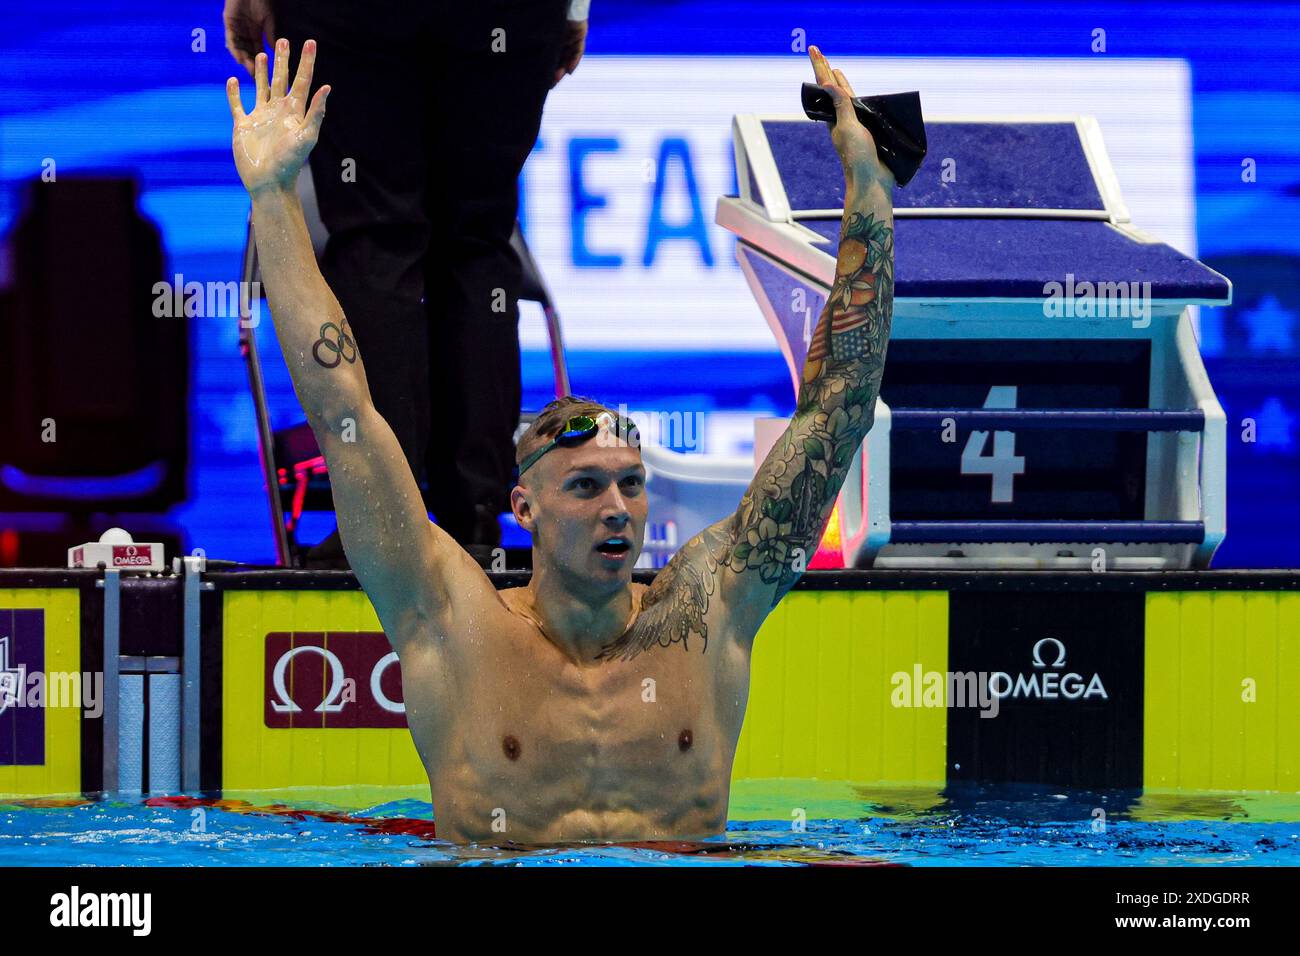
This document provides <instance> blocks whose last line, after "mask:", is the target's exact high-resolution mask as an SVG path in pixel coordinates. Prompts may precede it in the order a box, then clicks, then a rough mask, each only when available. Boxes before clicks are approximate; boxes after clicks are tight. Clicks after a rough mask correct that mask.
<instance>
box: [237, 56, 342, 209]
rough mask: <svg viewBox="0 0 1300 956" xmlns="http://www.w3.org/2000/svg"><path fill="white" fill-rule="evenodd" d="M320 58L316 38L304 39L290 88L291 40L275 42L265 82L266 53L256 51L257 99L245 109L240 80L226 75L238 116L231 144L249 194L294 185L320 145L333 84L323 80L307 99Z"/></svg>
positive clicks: (240, 176)
mask: <svg viewBox="0 0 1300 956" xmlns="http://www.w3.org/2000/svg"><path fill="white" fill-rule="evenodd" d="M315 63H316V41H315V40H308V41H307V42H306V43H304V44H303V45H302V59H301V60H300V61H299V63H298V75H297V76H295V77H294V80H293V87H292V89H288V90H286V87H287V86H288V83H289V41H288V40H280V41H279V42H278V43H276V45H275V71H274V73H273V74H272V76H271V82H270V84H269V85H268V84H267V82H266V54H265V53H258V54H257V58H256V63H255V65H254V71H253V75H254V76H255V77H256V80H257V102H256V104H255V107H254V109H253V112H251V113H245V112H244V107H243V105H242V104H241V103H240V100H239V80H238V79H236V78H235V77H233V76H232V77H231V78H230V79H228V80H226V97H227V99H229V100H230V115H231V116H232V117H234V120H235V132H234V140H233V144H232V145H233V147H234V153H235V168H236V169H238V170H239V178H240V179H242V180H243V182H244V188H246V189H247V190H248V192H249V195H255V194H256V193H258V192H260V191H261V190H263V189H267V188H270V187H285V188H290V189H292V188H293V186H294V184H295V183H296V182H297V179H298V171H299V170H300V169H301V168H302V164H303V160H305V159H306V158H307V154H308V153H310V152H311V150H312V147H313V146H315V145H316V138H317V137H318V136H319V135H320V126H321V123H322V122H323V121H324V119H325V100H326V98H327V97H328V96H329V91H330V88H329V87H328V86H322V87H321V88H320V89H319V90H317V91H316V95H315V96H313V97H312V98H311V104H310V106H308V104H307V93H308V91H309V90H310V89H311V74H312V69H313V67H314V66H315Z"/></svg>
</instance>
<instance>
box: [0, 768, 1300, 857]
mask: <svg viewBox="0 0 1300 956" xmlns="http://www.w3.org/2000/svg"><path fill="white" fill-rule="evenodd" d="M427 794H428V790H427V788H426V789H423V790H421V788H414V787H413V788H386V789H375V788H358V789H346V790H328V791H321V790H312V791H277V792H273V793H272V792H265V791H263V792H256V793H254V792H244V793H227V794H225V795H223V797H222V798H220V799H216V798H205V797H188V796H168V795H159V796H146V797H141V796H139V795H135V796H125V795H116V796H105V797H101V798H99V799H96V800H85V799H81V798H73V799H50V798H44V799H32V800H8V801H5V800H0V866H123V865H134V866H213V865H216V866H375V865H384V866H427V865H478V866H483V865H511V866H636V865H651V866H737V865H747V864H748V865H763V866H800V865H822V866H824V865H839V866H845V865H857V866H882V865H903V866H1025V865H1030V866H1043V865H1048V866H1052V865H1073V866H1126V865H1201V864H1205V865H1215V866H1222V865H1225V864H1226V865H1234V864H1235V865H1251V866H1296V865H1300V794H1261V793H1185V792H1173V793H1154V792H1150V791H1148V792H1145V793H1144V792H1141V791H1132V790H1125V791H1082V790H1062V789H1059V788H1055V789H1054V788H1045V787H1039V786H1024V785H1002V786H963V787H951V786H950V787H946V788H943V789H933V788H932V789H924V788H904V787H900V788H882V787H878V786H876V787H864V786H854V785H852V784H847V783H827V782H822V781H806V780H763V781H740V782H737V783H736V784H735V785H734V786H733V788H732V795H731V807H730V810H731V820H730V822H729V824H728V826H727V832H726V833H725V834H724V835H722V836H719V837H716V838H713V839H711V840H705V841H694V842H656V843H627V844H614V845H578V846H565V847H522V848H517V847H508V846H502V847H489V846H468V847H460V846H455V845H453V844H449V843H446V842H443V841H439V840H438V839H437V838H436V836H435V835H434V827H433V822H432V808H431V807H430V805H429V803H428V800H427ZM422 796H423V797H424V798H425V799H422Z"/></svg>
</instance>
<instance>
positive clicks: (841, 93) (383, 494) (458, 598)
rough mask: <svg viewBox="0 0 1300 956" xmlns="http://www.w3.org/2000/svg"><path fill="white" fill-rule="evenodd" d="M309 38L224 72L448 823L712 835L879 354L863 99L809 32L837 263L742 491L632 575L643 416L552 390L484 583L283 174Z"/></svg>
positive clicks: (300, 145) (879, 310)
mask: <svg viewBox="0 0 1300 956" xmlns="http://www.w3.org/2000/svg"><path fill="white" fill-rule="evenodd" d="M315 54H316V47H315V43H314V42H312V41H310V40H309V41H307V42H306V43H305V44H304V46H303V49H302V57H301V62H300V63H299V67H298V72H297V75H296V77H295V78H294V81H293V84H292V86H290V84H289V82H288V80H289V77H288V70H289V68H288V62H289V45H288V42H287V41H285V40H280V41H279V43H278V44H277V45H276V50H275V60H274V70H273V72H272V74H271V77H270V79H269V80H268V78H267V57H266V54H259V55H258V57H257V62H256V70H255V74H256V84H257V95H256V105H255V108H254V110H253V111H252V112H251V113H247V114H246V113H245V112H244V109H243V107H242V106H241V104H240V98H239V83H238V81H237V80H236V79H235V78H233V77H232V78H231V79H230V80H229V81H228V82H227V95H228V98H229V102H230V110H231V113H232V115H233V117H234V142H233V147H234V154H235V165H236V167H237V168H238V171H239V175H240V178H241V179H242V180H243V183H244V186H245V187H246V188H247V189H248V192H249V195H250V197H251V198H252V206H253V223H254V227H255V230H256V236H257V251H258V256H259V259H260V262H261V268H262V281H263V285H264V287H265V289H266V292H267V296H268V298H269V300H270V304H271V311H272V315H273V318H274V322H275V327H276V331H277V333H278V336H279V340H280V346H281V348H282V350H283V352H284V356H285V360H286V362H287V364H288V367H289V371H290V374H291V376H292V378H293V383H294V387H295V390H296V391H297V394H298V398H299V400H300V401H301V403H302V406H303V408H304V410H305V411H306V413H307V416H308V420H309V422H310V424H311V427H312V429H313V431H314V432H315V434H316V438H317V441H318V442H319V443H320V448H321V450H322V452H323V453H324V455H325V460H326V462H327V463H328V465H329V474H330V481H331V484H332V487H333V493H334V502H335V506H336V509H337V512H338V521H339V531H340V534H341V537H342V542H343V547H344V551H345V552H346V554H347V556H348V559H349V561H350V563H351V565H352V568H353V570H354V572H355V573H356V575H357V578H358V580H359V581H360V583H361V586H362V587H363V588H364V589H365V591H366V594H367V595H368V596H369V598H370V600H371V602H372V604H373V605H374V608H375V611H376V613H377V614H378V616H379V620H380V622H381V623H382V625H383V628H384V632H385V633H386V634H387V636H388V638H389V640H390V641H391V642H392V646H393V649H394V650H395V651H396V652H397V655H398V658H399V661H400V664H401V671H402V685H403V693H404V696H405V701H406V717H407V723H408V725H409V727H410V731H411V736H412V738H413V740H414V742H415V746H416V749H417V750H418V752H419V754H420V757H421V759H422V761H423V763H424V767H425V770H426V771H427V772H428V775H429V787H430V794H431V797H432V800H433V808H434V817H435V821H436V824H437V828H438V836H439V837H440V838H442V839H446V840H451V841H456V842H462V843H465V842H479V843H503V842H512V843H548V844H554V843H567V842H586V841H593V842H599V841H628V840H691V839H699V838H705V837H710V836H716V835H718V834H720V833H722V832H723V830H724V828H725V826H726V821H727V800H728V795H729V788H730V782H731V769H732V762H733V760H734V758H735V752H736V743H737V740H738V738H739V736H740V730H741V723H742V721H743V719H744V714H745V704H746V701H747V698H748V694H749V666H750V652H751V649H752V647H753V641H754V636H755V634H756V633H757V632H758V629H759V626H760V625H761V624H762V623H763V620H764V618H766V617H767V615H768V613H770V612H771V610H772V609H773V608H774V607H775V606H776V604H777V602H779V601H780V600H781V598H782V597H783V596H784V595H785V594H786V593H787V592H788V591H789V590H790V588H791V587H793V586H794V584H795V582H796V581H797V580H798V579H799V577H800V576H801V574H802V573H803V569H804V566H805V565H806V563H807V560H808V558H809V557H811V555H812V554H813V552H814V551H815V550H816V548H817V545H818V542H819V541H820V539H821V534H822V531H823V529H824V527H825V525H826V522H827V520H828V519H829V517H830V514H831V510H832V508H833V506H834V504H835V499H836V495H837V494H838V492H839V490H840V487H841V485H842V484H843V483H844V479H845V475H846V474H847V472H848V469H849V466H850V464H851V462H852V461H853V458H854V456H855V454H856V453H857V451H858V448H859V446H860V445H861V443H862V441H863V439H864V438H865V437H866V434H867V432H868V430H869V429H870V428H871V424H872V416H873V413H874V408H875V400H876V394H877V392H878V391H879V389H880V379H881V374H882V372H883V368H884V360H885V349H886V345H887V344H888V339H889V328H890V317H891V312H892V305H893V291H894V290H893V287H894V281H893V225H894V223H893V203H892V199H893V189H894V179H893V176H892V175H891V173H890V172H889V170H888V169H887V168H886V167H885V166H884V165H883V164H882V163H881V162H880V161H879V160H878V158H877V156H876V148H875V144H874V143H873V141H872V138H871V134H870V133H869V132H868V131H867V130H866V129H864V128H863V127H862V126H861V124H859V122H858V120H857V117H856V115H855V114H854V110H853V106H852V103H851V102H850V97H852V96H853V95H854V93H853V90H852V88H851V87H850V86H849V83H848V81H847V80H846V79H845V78H844V74H843V73H841V72H840V71H839V70H832V69H831V67H830V64H829V63H827V61H826V59H825V57H823V56H822V54H821V52H820V51H819V50H818V49H817V48H816V47H812V48H810V50H809V57H810V59H811V60H812V67H813V72H814V74H815V75H816V79H817V82H818V83H819V84H821V85H822V86H823V87H825V88H826V89H827V90H829V91H830V93H831V96H832V99H833V101H834V103H835V109H836V122H835V123H834V125H833V126H832V127H831V139H832V141H833V143H834V146H835V149H836V151H837V152H838V154H839V157H840V160H841V163H842V165H843V168H844V179H845V197H846V198H845V208H844V218H843V221H842V224H841V229H840V245H839V254H838V261H837V263H836V275H835V282H834V285H833V287H832V289H831V293H830V296H829V299H828V301H827V304H826V308H825V309H824V310H823V312H822V314H821V317H820V318H819V320H818V322H817V326H816V329H815V331H814V332H813V335H812V341H811V344H810V347H809V352H808V358H807V362H806V364H805V365H804V368H803V376H802V381H801V385H800V390H799V395H798V406H797V408H796V410H795V413H794V416H793V418H792V420H791V422H790V425H789V427H788V428H787V429H786V431H785V433H784V435H783V436H782V437H781V438H780V439H779V440H778V441H777V443H776V445H775V447H774V448H773V450H772V451H771V453H770V454H769V455H768V456H767V458H766V459H765V460H764V462H763V464H762V466H761V467H760V468H759V469H758V472H757V474H756V475H755V477H754V480H753V482H752V484H751V485H750V486H749V489H748V491H746V493H745V495H744V496H743V498H742V499H741V501H740V503H739V507H738V508H737V510H736V511H735V513H734V514H731V515H729V516H727V517H726V518H724V519H722V520H721V521H719V522H717V523H716V524H714V525H713V526H711V527H709V528H706V529H705V530H704V531H702V532H701V533H700V534H698V535H696V536H695V537H694V538H692V539H691V540H690V541H688V542H687V543H686V544H685V545H684V546H683V547H682V548H681V549H680V550H679V551H678V552H677V554H676V555H674V557H673V558H672V560H671V561H670V562H669V563H668V565H667V566H666V567H665V568H663V569H662V570H661V571H660V572H659V573H658V575H657V576H656V577H655V579H654V583H653V584H651V585H650V586H648V587H647V586H646V585H642V584H635V583H633V582H632V580H631V575H632V567H633V565H634V564H635V563H636V560H637V556H638V554H639V553H640V551H641V548H642V542H643V538H644V534H645V526H646V518H647V505H648V502H647V499H646V491H645V468H644V467H643V465H642V462H641V453H640V450H639V444H638V443H637V442H636V441H635V439H634V437H633V435H632V434H631V428H632V426H631V425H630V423H627V422H623V421H621V420H620V419H619V418H618V417H617V416H616V415H614V414H613V413H612V412H610V411H609V410H608V409H606V408H604V407H602V406H600V405H597V404H595V403H592V402H588V401H585V400H582V399H578V398H574V397H572V396H569V397H566V398H564V399H559V400H557V401H556V402H553V403H552V404H551V405H549V406H547V408H546V409H545V410H544V411H543V413H542V414H541V415H540V416H539V417H538V418H537V419H536V421H534V422H533V423H532V425H531V427H530V429H529V430H528V432H527V433H526V434H525V435H524V436H523V437H522V438H521V440H520V442H519V447H518V450H517V461H518V464H519V466H520V475H519V482H518V484H517V486H516V487H515V488H514V489H513V490H512V492H511V501H510V504H511V509H512V511H513V513H514V516H515V518H516V519H517V520H518V522H519V524H520V526H521V527H523V528H525V529H527V530H528V531H529V532H530V533H531V534H532V539H533V541H532V554H533V574H532V578H531V581H530V582H529V584H528V585H526V586H523V587H516V588H509V589H505V590H501V591H498V590H497V588H496V587H495V586H494V585H493V584H492V582H491V580H490V579H489V578H488V576H487V575H486V574H485V573H484V571H483V570H482V568H480V566H479V564H478V563H477V562H476V561H475V560H474V559H473V558H471V557H470V556H469V554H467V553H466V552H465V551H464V550H462V549H461V547H460V546H459V545H458V544H457V543H456V541H455V540H453V539H452V538H451V537H450V536H449V535H448V534H446V533H445V532H444V531H443V530H442V529H441V528H439V527H438V526H437V525H436V524H434V523H432V522H431V521H430V520H429V517H428V514H427V512H426V511H425V506H424V502H423V501H422V500H421V496H420V492H419V489H418V487H417V486H416V482H415V479H414V477H413V476H412V474H411V471H410V469H409V467H408V466H407V462H406V458H405V456H404V455H403V454H402V450H401V448H400V447H399V446H398V443H397V441H396V439H395V438H394V437H393V433H392V431H391V430H390V429H389V427H388V425H387V423H386V422H385V421H384V419H383V418H382V417H380V415H379V414H378V413H377V412H376V411H375V408H374V406H373V405H372V404H371V400H370V390H369V387H368V386H367V379H366V369H365V368H364V366H363V365H362V357H361V354H360V351H359V350H358V348H357V343H356V340H355V338H354V336H353V334H352V331H351V329H350V328H349V326H348V320H347V317H346V316H345V315H344V314H343V312H342V310H341V309H340V307H339V304H338V302H337V300H336V299H335V298H334V295H333V294H332V293H331V291H330V289H329V287H328V286H327V285H326V283H325V280H324V279H323V278H322V276H321V273H320V270H319V269H318V268H317V266H316V260H315V258H314V256H313V253H312V245H311V239H310V237H309V236H308V233H307V227H306V224H305V222H304V219H303V213H302V207H301V205H300V204H299V201H298V196H297V193H296V190H295V183H296V181H297V177H298V171H299V168H300V167H301V166H302V163H303V161H304V160H305V159H306V157H307V154H308V153H309V152H310V151H311V149H312V146H313V145H314V144H315V142H316V139H317V136H318V134H319V132H320V128H321V123H322V122H323V121H324V119H325V104H326V99H327V97H328V95H329V87H328V86H324V87H321V88H320V89H319V90H317V91H316V93H315V95H314V96H309V93H310V88H311V77H312V67H313V62H314V59H315ZM506 108H508V104H507V106H506ZM410 120H411V122H412V124H413V125H418V124H419V123H420V122H421V117H418V116H412V117H411V118H410ZM362 175H364V173H362ZM631 338H632V337H631V336H630V335H629V340H631ZM371 371H372V372H374V373H375V374H383V370H382V369H377V370H371ZM445 427H453V428H459V427H464V428H471V429H472V428H473V427H474V422H473V420H469V421H466V422H464V423H460V422H457V423H454V424H448V425H447V426H445ZM439 430H440V429H439V428H438V427H437V426H435V428H434V429H433V437H432V440H433V441H437V440H439V438H438V434H439Z"/></svg>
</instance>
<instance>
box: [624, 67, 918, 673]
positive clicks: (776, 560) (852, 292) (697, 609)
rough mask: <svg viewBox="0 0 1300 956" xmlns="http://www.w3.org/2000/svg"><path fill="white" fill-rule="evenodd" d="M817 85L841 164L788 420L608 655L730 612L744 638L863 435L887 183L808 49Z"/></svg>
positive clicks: (820, 517) (888, 250)
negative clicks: (821, 278)
mask: <svg viewBox="0 0 1300 956" xmlns="http://www.w3.org/2000/svg"><path fill="white" fill-rule="evenodd" d="M809 56H810V58H811V59H812V62H813V69H814V71H815V72H816V74H817V81H818V83H820V84H821V85H822V86H824V87H826V88H827V89H828V90H829V91H830V93H831V97H832V99H833V100H834V102H835V110H836V122H835V125H834V127H833V128H832V131H831V139H832V141H833V142H834V144H835V149H836V151H837V152H838V153H839V156H840V161H841V163H842V164H843V166H844V179H845V200H844V218H843V220H842V222H841V225H840V246H839V255H838V258H837V260H836V264H835V283H834V285H833V286H832V287H831V292H830V297H829V298H828V299H827V302H826V307H825V308H824V309H823V310H822V314H821V318H820V319H818V322H817V327H816V330H815V331H814V332H813V336H812V341H811V343H810V347H809V350H808V358H807V360H806V362H805V363H804V368H803V380H802V384H801V386H800V389H799V398H798V403H797V407H796V408H795V413H794V416H793V418H792V419H791V421H790V425H789V426H788V427H787V428H786V430H785V433H784V434H783V435H782V436H781V437H780V438H779V439H778V440H777V442H776V445H775V446H774V447H773V448H772V450H771V452H770V453H769V454H768V456H767V458H766V459H764V461H763V464H762V465H761V466H760V467H759V469H758V472H757V473H756V474H755V475H754V480H753V481H752V482H751V483H750V486H749V489H748V490H747V491H746V492H745V495H744V497H743V498H742V499H741V502H740V507H739V508H738V509H737V510H736V512H735V513H734V514H732V515H730V516H728V517H727V518H724V519H723V520H722V521H719V522H718V523H717V524H714V525H712V526H711V527H709V528H706V529H705V530H704V531H702V532H700V534H698V535H696V536H695V537H694V538H692V539H691V540H690V541H688V542H687V543H686V544H685V545H684V546H683V547H682V548H681V550H679V551H678V552H677V554H675V555H674V556H673V559H672V560H671V561H670V562H669V563H668V565H667V566H666V567H665V568H664V569H663V570H662V571H660V572H659V574H658V575H657V576H656V577H655V580H654V583H653V584H652V585H651V587H650V590H649V591H648V592H647V593H646V596H645V598H644V599H643V601H642V609H643V613H642V615H641V617H640V619H639V620H638V622H637V625H636V626H635V627H634V628H633V629H632V630H631V631H629V632H628V633H627V634H626V635H624V636H623V638H621V639H620V640H619V641H617V642H615V643H614V644H613V645H611V646H610V647H609V648H607V649H606V650H605V651H604V652H603V654H604V655H605V656H620V657H624V658H628V657H633V656H635V655H636V654H637V653H640V652H641V651H643V650H646V649H648V648H649V647H651V646H654V645H656V644H658V645H661V646H667V645H668V644H672V643H679V642H680V643H685V642H686V641H687V639H688V637H689V636H690V635H699V636H702V637H704V638H705V649H706V651H707V646H708V645H707V641H708V640H710V635H709V633H708V624H707V621H706V615H708V613H709V611H710V608H711V607H712V606H713V605H714V603H715V602H716V603H721V604H722V605H724V606H725V607H726V609H727V615H728V617H729V618H730V620H731V622H732V625H733V626H732V628H731V630H732V632H733V633H735V634H737V635H740V636H741V638H743V639H746V640H747V639H749V638H752V637H753V636H754V634H755V633H756V632H757V631H758V628H759V626H760V625H761V624H762V623H763V619H764V618H766V617H767V615H768V613H769V612H771V610H772V609H773V608H774V607H776V605H777V603H778V602H779V601H780V600H781V598H782V597H784V596H785V595H786V593H787V592H788V591H789V590H790V589H791V588H792V587H794V584H795V582H796V581H798V580H799V578H800V577H801V576H802V575H803V572H804V568H805V567H806V566H807V563H808V561H809V560H810V559H811V558H812V555H813V552H814V551H815V550H816V548H817V545H818V542H819V541H820V540H821V535H822V532H823V530H824V529H825V527H826V522H827V520H828V519H829V518H830V514H831V511H832V509H833V508H834V507H835V499H836V498H837V496H838V495H839V492H840V488H841V486H842V485H843V484H844V479H845V477H846V476H847V475H848V471H849V467H850V465H851V464H852V462H853V457H854V455H856V454H857V451H858V448H859V447H860V446H861V444H862V441H863V439H864V438H866V436H867V432H868V431H870V430H871V425H872V421H873V419H874V415H875V404H876V395H877V394H878V393H879V391H880V380H881V376H882V375H883V373H884V369H885V348H886V346H887V345H888V343H889V330H890V322H891V318H892V315H893V302H894V208H893V194H894V177H893V174H892V173H890V171H889V169H888V168H887V167H886V166H885V165H884V164H883V163H881V162H880V159H879V157H878V156H877V155H876V144H875V142H874V141H873V140H872V138H871V134H870V133H869V132H868V131H867V130H866V129H865V128H864V127H863V126H862V124H861V123H859V122H858V118H857V115H856V113H855V112H854V108H853V105H852V103H851V102H850V99H851V97H853V96H854V95H855V94H854V93H853V90H852V88H851V87H850V86H849V83H848V80H846V79H845V78H844V74H843V73H841V72H840V71H839V70H832V69H831V67H830V65H829V64H828V63H827V62H826V59H825V57H823V56H822V55H821V52H820V51H819V50H818V49H817V48H816V47H811V48H810V49H809Z"/></svg>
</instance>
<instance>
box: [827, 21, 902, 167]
mask: <svg viewBox="0 0 1300 956" xmlns="http://www.w3.org/2000/svg"><path fill="white" fill-rule="evenodd" d="M808 59H810V60H811V61H812V67H813V73H815V74H816V76H817V85H818V86H820V87H822V88H823V89H825V90H826V91H827V92H829V93H830V95H831V100H832V102H833V103H834V104H835V123H834V124H833V125H832V126H831V142H832V143H834V144H835V151H836V152H837V153H839V156H840V163H841V164H842V165H843V166H844V178H845V181H846V182H848V183H849V185H850V186H853V185H866V184H867V183H868V182H870V181H871V180H876V181H878V182H880V183H882V184H883V185H885V186H886V187H887V188H893V185H894V174H893V173H891V172H890V171H889V167H887V166H886V165H885V164H884V163H882V162H881V161H880V157H879V156H878V155H877V153H876V141H875V140H874V139H873V138H872V136H871V132H870V131H869V130H868V129H867V128H866V127H865V126H863V125H862V124H861V123H860V122H859V121H858V114H857V111H856V110H855V109H854V107H853V97H854V96H856V95H857V94H856V93H854V92H853V87H851V86H850V85H849V81H848V79H847V78H846V77H845V76H844V74H843V73H841V72H840V71H839V70H833V69H831V65H830V63H829V62H827V60H826V57H824V56H822V51H821V50H819V49H817V47H815V46H810V47H809V48H808Z"/></svg>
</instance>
